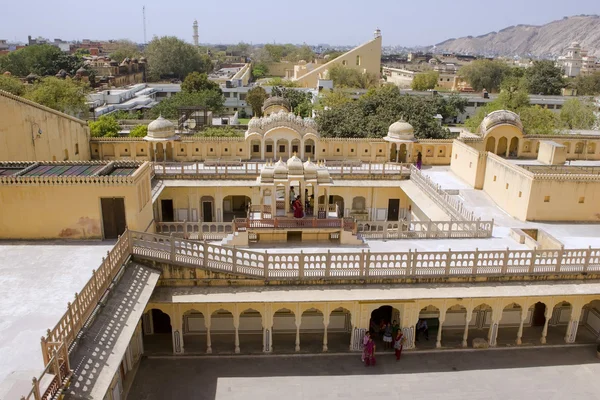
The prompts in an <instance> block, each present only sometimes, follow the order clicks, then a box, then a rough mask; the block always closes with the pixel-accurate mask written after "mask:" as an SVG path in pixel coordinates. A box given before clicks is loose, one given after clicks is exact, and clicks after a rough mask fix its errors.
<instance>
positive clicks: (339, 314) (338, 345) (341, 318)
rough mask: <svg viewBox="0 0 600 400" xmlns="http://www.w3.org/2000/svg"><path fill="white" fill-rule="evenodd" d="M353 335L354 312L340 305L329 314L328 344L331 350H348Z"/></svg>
mask: <svg viewBox="0 0 600 400" xmlns="http://www.w3.org/2000/svg"><path fill="white" fill-rule="evenodd" d="M351 336H352V314H351V313H350V310H348V309H347V308H344V307H338V308H336V309H334V310H333V311H331V313H330V314H329V325H328V326H327V346H328V349H329V350H328V351H331V352H338V353H339V352H345V351H348V348H349V345H350V340H351Z"/></svg>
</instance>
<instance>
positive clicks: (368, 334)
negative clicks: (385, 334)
mask: <svg viewBox="0 0 600 400" xmlns="http://www.w3.org/2000/svg"><path fill="white" fill-rule="evenodd" d="M369 339H371V332H369V331H366V332H365V336H363V341H362V357H361V359H360V361H362V362H365V357H366V354H367V344H368V343H369Z"/></svg>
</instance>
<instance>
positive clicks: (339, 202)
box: [329, 195, 345, 218]
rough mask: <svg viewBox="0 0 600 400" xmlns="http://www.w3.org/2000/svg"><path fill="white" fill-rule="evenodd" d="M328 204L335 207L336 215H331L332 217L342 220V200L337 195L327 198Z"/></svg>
mask: <svg viewBox="0 0 600 400" xmlns="http://www.w3.org/2000/svg"><path fill="white" fill-rule="evenodd" d="M329 204H332V205H333V204H335V205H336V206H337V207H336V208H337V215H332V216H333V217H337V218H342V217H343V216H344V210H345V208H344V198H343V197H342V196H338V195H332V196H329Z"/></svg>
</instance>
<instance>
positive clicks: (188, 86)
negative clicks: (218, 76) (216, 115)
mask: <svg viewBox="0 0 600 400" xmlns="http://www.w3.org/2000/svg"><path fill="white" fill-rule="evenodd" d="M181 90H183V91H184V92H188V93H193V92H201V91H203V90H214V91H217V92H219V93H221V88H220V87H219V84H218V83H216V82H213V81H210V80H208V75H207V74H205V73H200V72H192V73H191V74H188V75H187V76H186V77H185V79H184V80H183V83H182V84H181Z"/></svg>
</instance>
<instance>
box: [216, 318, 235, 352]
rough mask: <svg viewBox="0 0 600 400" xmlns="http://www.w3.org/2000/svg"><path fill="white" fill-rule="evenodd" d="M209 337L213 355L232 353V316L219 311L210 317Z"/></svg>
mask: <svg viewBox="0 0 600 400" xmlns="http://www.w3.org/2000/svg"><path fill="white" fill-rule="evenodd" d="M210 337H211V342H212V351H213V353H233V352H234V350H235V328H234V325H233V314H232V313H231V312H230V311H227V310H224V309H219V310H216V311H215V312H213V313H212V315H211V317H210Z"/></svg>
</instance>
